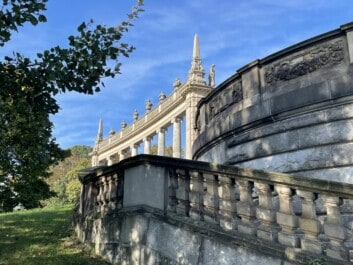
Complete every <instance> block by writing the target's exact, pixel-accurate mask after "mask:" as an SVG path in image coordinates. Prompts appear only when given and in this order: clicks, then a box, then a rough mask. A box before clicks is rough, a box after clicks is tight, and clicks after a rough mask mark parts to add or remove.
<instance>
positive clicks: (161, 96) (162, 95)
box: [158, 91, 167, 102]
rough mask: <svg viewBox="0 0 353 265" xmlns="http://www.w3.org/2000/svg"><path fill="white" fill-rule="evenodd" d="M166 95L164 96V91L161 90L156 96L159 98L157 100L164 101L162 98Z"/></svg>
mask: <svg viewBox="0 0 353 265" xmlns="http://www.w3.org/2000/svg"><path fill="white" fill-rule="evenodd" d="M166 97H167V96H166V95H165V94H164V92H163V91H162V92H161V93H160V94H159V97H158V98H159V101H160V102H162V101H164V100H165V99H166Z"/></svg>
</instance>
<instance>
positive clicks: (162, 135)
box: [157, 128, 166, 156]
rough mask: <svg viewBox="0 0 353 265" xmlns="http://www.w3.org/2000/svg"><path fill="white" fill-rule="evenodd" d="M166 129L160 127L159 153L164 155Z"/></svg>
mask: <svg viewBox="0 0 353 265" xmlns="http://www.w3.org/2000/svg"><path fill="white" fill-rule="evenodd" d="M165 131H166V130H165V129H164V128H160V129H159V130H158V131H157V133H158V152H157V155H159V156H164V149H165Z"/></svg>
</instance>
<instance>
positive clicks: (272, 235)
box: [256, 225, 279, 242]
mask: <svg viewBox="0 0 353 265" xmlns="http://www.w3.org/2000/svg"><path fill="white" fill-rule="evenodd" d="M278 231H279V228H274V227H273V228H271V227H265V226H261V225H260V226H259V227H258V228H257V231H256V236H257V237H258V238H261V239H264V240H267V241H272V242H275V241H277V238H278Z"/></svg>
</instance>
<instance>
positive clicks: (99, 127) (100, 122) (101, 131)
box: [96, 119, 103, 143]
mask: <svg viewBox="0 0 353 265" xmlns="http://www.w3.org/2000/svg"><path fill="white" fill-rule="evenodd" d="M102 140H103V120H102V119H99V124H98V134H97V140H96V143H99V142H100V141H102Z"/></svg>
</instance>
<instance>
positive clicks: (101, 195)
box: [97, 177, 104, 212]
mask: <svg viewBox="0 0 353 265" xmlns="http://www.w3.org/2000/svg"><path fill="white" fill-rule="evenodd" d="M97 184H98V190H99V191H98V195H97V211H98V212H101V210H102V209H103V204H104V177H101V178H99V180H98V182H97Z"/></svg>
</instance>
